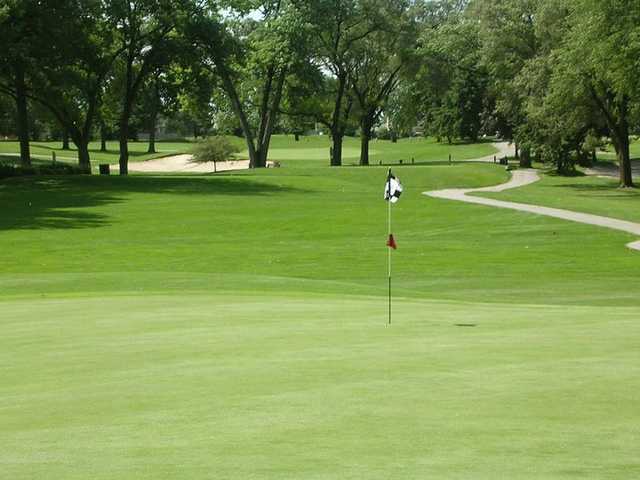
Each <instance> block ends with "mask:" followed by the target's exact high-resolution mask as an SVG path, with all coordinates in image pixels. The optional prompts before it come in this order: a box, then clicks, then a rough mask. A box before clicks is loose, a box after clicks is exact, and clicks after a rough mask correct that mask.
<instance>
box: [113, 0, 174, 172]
mask: <svg viewBox="0 0 640 480" xmlns="http://www.w3.org/2000/svg"><path fill="white" fill-rule="evenodd" d="M181 6H182V5H181V4H180V3H179V2H174V1H172V0H136V1H128V0H112V1H111V2H110V4H109V10H108V14H109V18H110V19H111V21H112V22H113V23H114V24H115V25H117V32H118V43H119V46H120V49H121V50H122V57H121V58H120V59H119V62H121V68H122V69H123V70H124V78H123V82H124V83H123V88H122V100H121V101H122V104H121V110H120V120H119V145H120V159H119V167H120V175H127V174H128V173H129V122H130V119H131V116H132V114H133V110H134V107H135V101H136V97H137V95H138V93H139V91H140V89H141V87H142V85H143V84H144V81H145V80H146V78H147V77H148V76H149V75H150V74H151V73H152V72H153V71H154V70H155V69H157V68H158V67H159V66H161V65H164V64H166V63H168V61H169V60H168V55H167V54H168V52H169V51H170V37H171V34H172V33H174V32H175V27H176V23H177V22H178V21H179V20H180V19H182V18H183V17H182V16H181V15H182V12H183V11H182V10H181V8H180V7H181Z"/></svg>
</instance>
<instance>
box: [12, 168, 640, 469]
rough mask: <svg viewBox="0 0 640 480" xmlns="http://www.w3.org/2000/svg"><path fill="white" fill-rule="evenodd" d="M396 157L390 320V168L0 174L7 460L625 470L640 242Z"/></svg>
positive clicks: (493, 176)
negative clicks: (485, 192) (528, 208)
mask: <svg viewBox="0 0 640 480" xmlns="http://www.w3.org/2000/svg"><path fill="white" fill-rule="evenodd" d="M394 171H395V173H396V174H397V175H398V176H399V177H400V179H401V180H402V182H403V184H404V186H405V193H404V195H403V197H402V199H401V201H400V202H399V203H398V204H397V205H396V206H394V208H393V215H394V220H393V225H394V228H393V230H394V233H395V235H396V238H397V242H398V245H399V248H398V250H397V251H396V252H394V259H393V261H394V271H395V274H394V292H395V301H394V322H393V324H392V325H391V326H388V325H387V303H386V292H387V279H386V268H387V256H386V255H387V250H386V247H385V245H384V242H385V239H386V230H387V225H386V213H387V210H386V207H387V205H386V204H385V202H383V201H382V199H381V196H382V189H383V188H382V187H383V184H384V178H385V175H386V169H385V168H379V167H371V168H349V167H346V168H341V169H329V168H313V167H307V168H301V167H300V168H281V169H273V170H271V169H269V170H266V171H261V172H242V173H237V174H225V175H216V176H189V177H171V176H160V177H152V176H132V177H129V178H118V177H107V178H104V177H97V176H95V177H56V178H23V179H19V178H14V179H9V180H5V181H3V182H0V204H1V205H2V206H3V211H2V215H1V216H0V265H2V269H1V270H0V358H1V362H0V366H1V367H0V368H1V370H0V372H1V373H0V471H1V472H2V475H0V477H3V476H6V477H7V478H11V479H33V478H37V479H40V478H43V479H44V478H70V479H76V478H77V479H85V478H97V479H116V478H118V479H119V478H145V479H146V478H148V479H158V478H166V479H170V478H177V477H180V478H182V477H184V478H203V479H204V478H233V479H246V478H255V479H282V478H290V479H300V478H314V479H333V478H352V479H360V478H372V479H389V478H393V479H407V478H413V479H423V478H454V479H467V478H474V479H475V478H480V479H495V478H518V479H520V478H522V479H539V478H545V479H547V478H551V479H565V478H593V479H602V478H605V479H629V478H636V477H638V476H639V475H640V462H638V459H637V454H636V450H637V448H636V444H637V441H636V440H637V438H638V435H639V434H640V416H639V414H638V409H637V392H638V391H640V375H639V374H640V364H639V363H638V341H639V338H640V323H639V322H638V318H640V282H639V281H638V280H639V278H638V272H640V255H638V253H637V252H632V251H629V250H627V249H625V248H624V244H625V243H626V242H628V241H630V240H631V239H632V237H631V236H629V235H626V234H624V233H620V232H615V231H609V230H606V229H600V228H596V227H591V226H587V225H580V224H574V223H571V222H564V221H561V220H557V219H553V218H545V217H539V216H534V215H528V214H524V213H520V212H514V211H504V210H500V209H494V208H489V207H483V206H479V205H465V204H461V203H459V202H449V201H445V200H436V199H430V198H427V197H425V196H423V195H421V192H423V191H425V190H433V189H439V188H446V187H473V186H481V185H491V184H497V183H501V182H503V181H504V180H505V179H506V178H507V177H506V173H505V172H504V170H503V169H501V168H499V167H497V166H494V165H483V164H466V165H463V164H460V165H453V166H445V165H438V164H431V165H425V166H415V167H410V166H404V167H398V168H396V169H395V170H394ZM542 187H544V188H547V187H545V186H544V185H542V186H541V188H542ZM531 188H534V186H532V187H531ZM554 188H557V189H558V191H560V190H562V189H565V190H566V191H567V192H568V195H569V197H571V196H570V192H571V191H572V190H571V188H568V187H566V186H558V187H554ZM601 201H602V202H609V203H610V204H611V205H622V206H618V207H616V208H619V209H621V210H625V211H626V210H630V209H633V208H635V207H634V204H633V203H631V202H629V203H624V202H621V203H615V202H617V201H618V197H615V196H611V197H607V198H602V199H601ZM625 205H626V206H625ZM612 208H613V207H612Z"/></svg>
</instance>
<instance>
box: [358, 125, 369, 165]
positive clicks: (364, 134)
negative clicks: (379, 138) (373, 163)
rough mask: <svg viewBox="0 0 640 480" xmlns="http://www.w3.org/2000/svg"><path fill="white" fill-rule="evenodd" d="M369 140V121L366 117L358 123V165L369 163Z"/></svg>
mask: <svg viewBox="0 0 640 480" xmlns="http://www.w3.org/2000/svg"><path fill="white" fill-rule="evenodd" d="M369 140H371V122H370V121H369V120H368V119H367V120H364V121H363V122H361V124H360V165H362V166H365V165H369Z"/></svg>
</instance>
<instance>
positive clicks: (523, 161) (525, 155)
mask: <svg viewBox="0 0 640 480" xmlns="http://www.w3.org/2000/svg"><path fill="white" fill-rule="evenodd" d="M520 168H531V150H530V149H529V148H524V147H523V148H521V149H520Z"/></svg>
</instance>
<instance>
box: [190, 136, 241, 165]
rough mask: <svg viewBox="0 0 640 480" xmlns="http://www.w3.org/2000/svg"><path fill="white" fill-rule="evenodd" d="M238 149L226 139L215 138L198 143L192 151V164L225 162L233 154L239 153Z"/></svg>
mask: <svg viewBox="0 0 640 480" xmlns="http://www.w3.org/2000/svg"><path fill="white" fill-rule="evenodd" d="M240 150H241V149H240V147H238V146H237V145H235V144H233V143H232V142H231V141H230V140H229V139H228V138H227V137H221V136H215V137H209V138H207V139H206V140H202V141H200V142H198V144H197V145H196V146H195V147H194V149H193V161H194V162H226V161H227V160H230V159H231V157H232V156H233V154H234V153H238V152H240Z"/></svg>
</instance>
